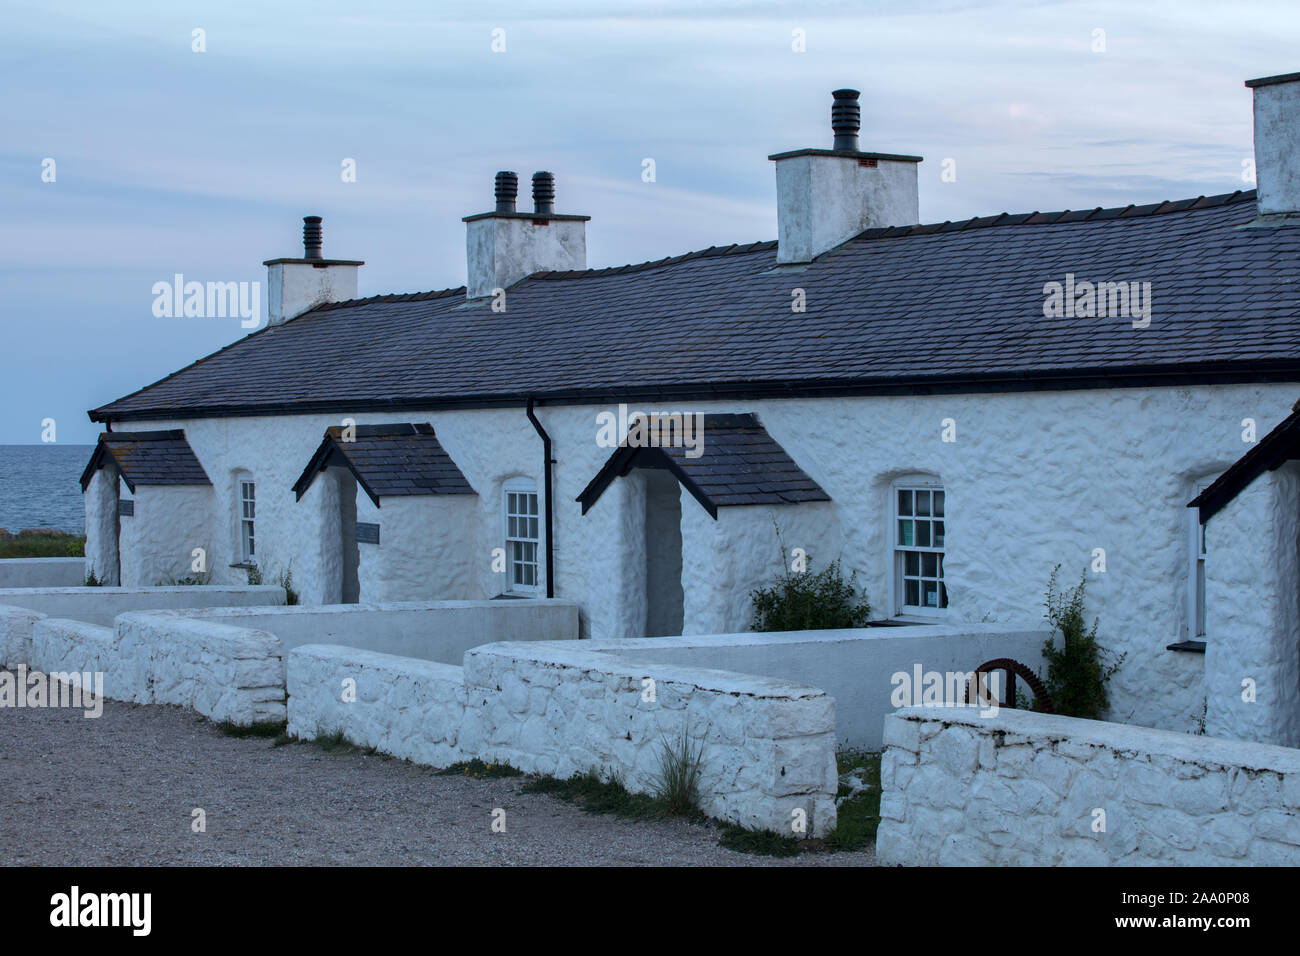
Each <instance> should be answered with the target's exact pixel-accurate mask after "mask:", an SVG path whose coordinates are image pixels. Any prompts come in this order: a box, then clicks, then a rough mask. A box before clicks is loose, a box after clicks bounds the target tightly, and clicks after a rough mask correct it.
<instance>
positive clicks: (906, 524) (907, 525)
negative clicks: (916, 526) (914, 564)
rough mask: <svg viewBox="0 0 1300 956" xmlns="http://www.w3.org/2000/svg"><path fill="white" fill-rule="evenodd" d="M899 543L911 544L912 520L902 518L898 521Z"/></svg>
mask: <svg viewBox="0 0 1300 956" xmlns="http://www.w3.org/2000/svg"><path fill="white" fill-rule="evenodd" d="M898 543H899V544H901V545H906V546H910V545H911V544H912V522H911V521H907V520H900V521H899V522H898Z"/></svg>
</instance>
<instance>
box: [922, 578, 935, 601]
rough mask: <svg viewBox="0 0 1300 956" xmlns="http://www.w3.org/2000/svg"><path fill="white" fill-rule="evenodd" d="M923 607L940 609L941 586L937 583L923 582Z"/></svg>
mask: <svg viewBox="0 0 1300 956" xmlns="http://www.w3.org/2000/svg"><path fill="white" fill-rule="evenodd" d="M921 606H922V607H938V606H939V585H938V583H937V582H935V581H922V582H921Z"/></svg>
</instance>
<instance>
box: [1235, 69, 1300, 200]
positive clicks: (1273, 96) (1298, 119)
mask: <svg viewBox="0 0 1300 956" xmlns="http://www.w3.org/2000/svg"><path fill="white" fill-rule="evenodd" d="M1246 85H1247V86H1248V87H1250V88H1251V89H1252V90H1254V91H1255V92H1254V100H1255V188H1256V208H1257V209H1258V210H1259V214H1260V215H1261V216H1296V215H1300V153H1298V152H1297V151H1298V150H1300V73H1286V74H1283V75H1281V76H1266V77H1262V78H1261V79H1258V80H1247V81H1246Z"/></svg>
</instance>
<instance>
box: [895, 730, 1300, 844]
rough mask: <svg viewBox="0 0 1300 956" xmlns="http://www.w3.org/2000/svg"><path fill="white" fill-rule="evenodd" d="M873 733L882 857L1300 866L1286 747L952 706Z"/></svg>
mask: <svg viewBox="0 0 1300 956" xmlns="http://www.w3.org/2000/svg"><path fill="white" fill-rule="evenodd" d="M885 743H886V745H887V749H886V751H885V755H884V758H883V761H882V764H881V784H882V788H883V795H882V799H881V805H880V814H881V822H880V829H879V832H878V834H877V837H876V855H877V857H878V858H879V860H880V861H881V862H882V863H889V864H904V865H913V866H934V865H941V866H990V865H993V866H1006V865H1012V866H1106V865H1116V864H1117V865H1150V864H1159V865H1178V866H1233V865H1240V866H1278V865H1285V866H1295V865H1297V864H1300V751H1296V750H1293V749H1290V748H1284V747H1275V746H1270V745H1266V744H1256V743H1245V742H1241V741H1233V740H1221V739H1217V738H1211V737H1197V736H1192V735H1189V734H1180V733H1173V732H1170V731H1163V730H1152V729H1149V728H1143V727H1131V726H1124V725H1119V724H1110V723H1104V722H1101V721H1092V720H1076V719H1074V718H1070V717H1057V716H1049V715H1044V714H1035V713H1031V712H1026V711H1008V710H1004V711H1002V712H1001V713H1000V714H998V716H996V717H988V718H981V717H979V716H977V715H976V714H975V713H974V712H972V711H963V710H960V709H952V708H915V709H911V710H906V711H900V712H898V713H897V714H895V715H893V716H891V717H889V718H887V720H886V723H885ZM1100 813H1104V827H1105V829H1104V831H1101V830H1098V829H1095V828H1096V827H1097V826H1098V823H1099V822H1103V818H1102V817H1101V816H1100V815H1099V814H1100Z"/></svg>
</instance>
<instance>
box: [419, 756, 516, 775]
mask: <svg viewBox="0 0 1300 956" xmlns="http://www.w3.org/2000/svg"><path fill="white" fill-rule="evenodd" d="M522 774H523V771H522V770H519V769H518V768H516V767H512V766H510V764H508V763H484V762H483V761H482V760H479V759H478V758H477V757H475V758H474V759H473V760H462V761H460V762H459V763H454V764H452V765H451V766H450V767H444V768H443V769H442V770H439V771H438V772H437V776H439V777H460V776H465V777H473V778H474V779H476V780H481V779H483V778H494V777H518V776H521V775H522Z"/></svg>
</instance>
